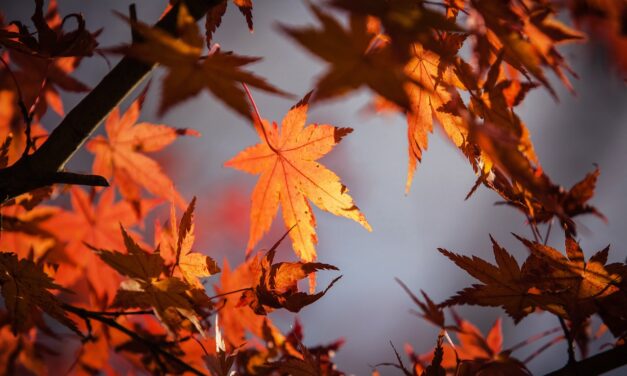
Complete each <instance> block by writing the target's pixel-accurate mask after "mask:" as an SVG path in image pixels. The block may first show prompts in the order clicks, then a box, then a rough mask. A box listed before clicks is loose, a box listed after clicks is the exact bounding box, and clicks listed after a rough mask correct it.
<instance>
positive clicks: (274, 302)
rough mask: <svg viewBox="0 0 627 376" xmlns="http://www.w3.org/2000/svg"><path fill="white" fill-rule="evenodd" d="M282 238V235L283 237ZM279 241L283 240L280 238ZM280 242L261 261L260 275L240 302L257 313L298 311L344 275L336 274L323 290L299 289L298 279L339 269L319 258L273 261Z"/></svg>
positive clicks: (324, 292)
mask: <svg viewBox="0 0 627 376" xmlns="http://www.w3.org/2000/svg"><path fill="white" fill-rule="evenodd" d="M281 240H282V239H281ZM279 242H280V241H279ZM277 246H278V243H277V244H276V245H275V246H274V247H273V248H272V249H270V250H269V251H268V252H267V253H266V255H265V256H264V257H263V259H261V261H260V266H261V268H260V270H259V274H258V279H257V280H255V284H254V285H253V286H252V289H251V290H248V291H245V292H244V294H242V297H241V299H240V302H239V303H238V304H239V305H248V306H250V307H251V308H252V309H253V311H255V313H256V314H258V315H265V314H266V313H267V312H270V311H271V310H273V309H275V308H285V309H287V310H288V311H291V312H298V311H300V310H301V309H302V308H303V307H305V306H307V305H309V304H312V303H313V302H315V301H316V300H318V299H320V298H322V297H323V296H324V295H325V294H326V293H327V291H328V290H329V289H330V288H331V287H332V286H333V284H335V282H337V281H338V280H339V279H340V278H341V276H339V277H337V278H335V279H334V280H333V281H331V283H330V284H329V285H328V286H327V288H326V289H324V290H323V291H321V292H318V293H316V294H307V293H304V292H300V291H299V290H298V281H300V280H302V279H304V278H306V277H308V276H309V275H311V274H312V273H315V272H316V271H318V270H338V269H337V267H335V266H333V265H329V264H323V263H318V262H279V263H276V264H273V261H274V255H275V252H276V247H277Z"/></svg>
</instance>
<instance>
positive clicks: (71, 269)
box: [43, 187, 154, 299]
mask: <svg viewBox="0 0 627 376" xmlns="http://www.w3.org/2000/svg"><path fill="white" fill-rule="evenodd" d="M70 193H71V195H70V198H71V203H72V209H73V210H72V211H63V212H61V213H58V214H57V215H55V216H54V217H52V218H51V219H50V220H48V221H46V222H45V223H44V225H43V227H44V228H45V229H47V230H48V231H50V232H51V233H53V234H55V235H56V236H57V237H58V238H59V239H60V240H62V241H64V242H66V243H67V245H66V247H65V252H64V253H63V254H62V255H55V257H58V258H59V262H60V265H59V273H58V275H57V282H58V283H60V284H61V285H63V286H65V287H67V286H69V285H70V284H72V283H74V282H76V281H77V280H78V279H79V278H81V277H83V278H85V279H86V280H87V282H88V284H89V286H90V288H91V289H92V290H93V291H94V292H95V294H96V295H97V296H98V297H99V298H102V297H104V296H107V297H108V298H109V299H112V298H113V295H114V294H115V292H116V290H117V288H118V285H119V282H120V279H119V277H118V275H117V273H116V272H115V271H114V270H111V269H109V268H103V267H102V265H103V264H102V262H101V261H100V259H99V258H98V256H97V255H96V254H94V253H93V252H92V251H90V250H88V249H87V248H86V247H85V245H84V243H88V244H90V245H92V246H94V247H99V248H114V249H124V241H123V239H122V237H121V236H120V233H119V226H120V224H122V225H124V226H127V227H130V226H133V225H135V224H137V216H136V214H135V213H134V209H133V208H132V207H131V205H129V204H128V203H127V202H114V191H113V189H106V190H104V191H103V193H102V194H101V195H100V198H99V200H98V202H97V203H95V202H94V201H95V200H94V197H89V195H88V194H87V193H86V192H85V191H84V190H82V189H80V188H77V187H73V188H72V190H71V191H70ZM142 206H143V209H144V210H145V211H148V210H150V209H151V208H152V207H153V206H154V202H153V201H143V202H142Z"/></svg>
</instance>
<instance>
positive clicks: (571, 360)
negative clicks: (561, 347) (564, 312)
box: [557, 316, 576, 364]
mask: <svg viewBox="0 0 627 376" xmlns="http://www.w3.org/2000/svg"><path fill="white" fill-rule="evenodd" d="M557 318H558V320H559V322H560V326H561V327H562V330H563V331H564V338H566V343H567V344H568V349H567V350H568V364H573V363H575V361H576V360H575V349H574V348H573V335H572V333H571V331H570V330H569V329H568V326H567V325H566V321H565V320H564V319H563V318H562V317H560V316H558V317H557Z"/></svg>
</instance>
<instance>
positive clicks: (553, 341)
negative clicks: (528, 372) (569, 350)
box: [522, 334, 564, 364]
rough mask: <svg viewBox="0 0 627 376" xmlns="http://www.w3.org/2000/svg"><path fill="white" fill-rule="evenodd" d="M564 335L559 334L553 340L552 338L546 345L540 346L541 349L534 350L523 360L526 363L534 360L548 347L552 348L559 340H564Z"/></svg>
mask: <svg viewBox="0 0 627 376" xmlns="http://www.w3.org/2000/svg"><path fill="white" fill-rule="evenodd" d="M563 339H564V336H563V335H561V334H560V335H559V336H557V337H555V338H553V339H552V340H550V341H549V342H547V343H545V344H544V345H542V346H540V348H539V349H537V350H536V351H534V352H533V353H532V354H531V355H529V356H528V357H526V358H525V359H524V360H523V361H522V362H523V363H524V364H527V363H529V362H530V361H532V360H533V359H535V358H536V357H537V356H538V355H540V354H542V353H543V352H544V351H545V350H546V349H548V348H550V347H551V346H553V345H555V344H556V343H558V342H559V341H561V340H563Z"/></svg>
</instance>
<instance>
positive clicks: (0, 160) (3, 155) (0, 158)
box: [0, 134, 13, 168]
mask: <svg viewBox="0 0 627 376" xmlns="http://www.w3.org/2000/svg"><path fill="white" fill-rule="evenodd" d="M11 141H13V135H12V134H8V135H7V137H6V138H5V139H4V141H3V142H2V145H0V168H5V167H6V166H7V165H8V164H9V147H10V146H11Z"/></svg>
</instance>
